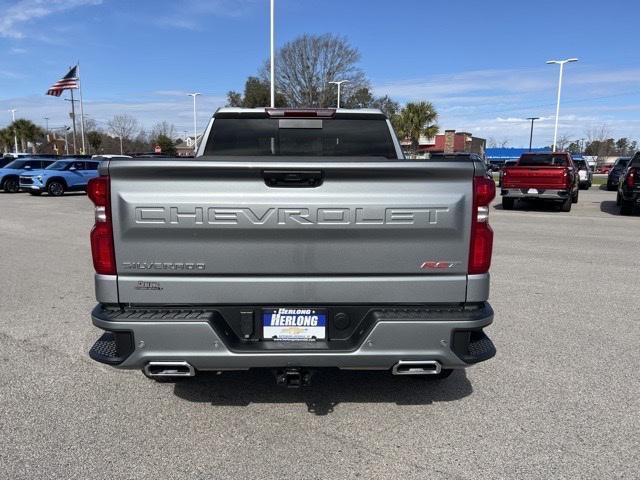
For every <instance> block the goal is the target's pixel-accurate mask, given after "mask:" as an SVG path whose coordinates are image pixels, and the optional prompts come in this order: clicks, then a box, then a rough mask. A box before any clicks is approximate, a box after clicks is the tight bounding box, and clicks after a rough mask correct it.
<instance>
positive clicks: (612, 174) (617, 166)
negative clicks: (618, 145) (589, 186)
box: [607, 157, 631, 190]
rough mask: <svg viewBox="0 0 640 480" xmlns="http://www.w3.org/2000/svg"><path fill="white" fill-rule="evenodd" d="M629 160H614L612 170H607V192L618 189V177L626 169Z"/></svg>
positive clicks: (625, 158) (623, 158) (628, 158)
mask: <svg viewBox="0 0 640 480" xmlns="http://www.w3.org/2000/svg"><path fill="white" fill-rule="evenodd" d="M629 160H631V157H620V158H619V159H617V160H616V163H614V164H613V168H612V169H611V170H609V175H608V176H607V190H617V189H618V184H619V183H620V175H622V174H623V173H624V171H625V170H626V169H627V165H629Z"/></svg>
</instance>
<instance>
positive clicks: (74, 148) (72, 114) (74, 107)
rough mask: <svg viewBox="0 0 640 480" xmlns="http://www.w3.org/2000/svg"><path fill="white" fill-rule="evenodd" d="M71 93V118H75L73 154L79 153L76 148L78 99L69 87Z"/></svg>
mask: <svg viewBox="0 0 640 480" xmlns="http://www.w3.org/2000/svg"><path fill="white" fill-rule="evenodd" d="M69 93H70V94H71V119H72V120H73V154H74V155H75V154H76V153H77V150H76V102H77V100H74V99H73V89H72V88H70V89H69Z"/></svg>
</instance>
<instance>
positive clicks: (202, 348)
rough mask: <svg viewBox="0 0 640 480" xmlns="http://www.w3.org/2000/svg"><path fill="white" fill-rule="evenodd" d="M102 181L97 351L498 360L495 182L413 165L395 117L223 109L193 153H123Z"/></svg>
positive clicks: (433, 370) (165, 364) (471, 173)
mask: <svg viewBox="0 0 640 480" xmlns="http://www.w3.org/2000/svg"><path fill="white" fill-rule="evenodd" d="M93 187H94V189H97V190H99V191H103V192H106V193H105V195H102V196H101V195H99V194H96V193H93V194H91V191H90V196H91V197H92V199H93V200H94V202H96V205H97V209H100V208H102V210H101V212H102V211H104V222H102V221H100V219H98V216H97V217H96V218H97V219H98V221H97V224H96V225H97V226H96V228H101V227H100V225H101V224H103V223H104V224H107V225H108V228H106V229H105V232H106V235H107V236H109V235H110V238H106V240H105V241H104V242H103V244H102V246H101V245H98V244H97V243H98V242H93V243H94V245H93V246H94V252H93V253H94V259H95V256H96V255H98V256H99V255H100V254H101V253H100V250H101V249H102V248H107V249H110V253H109V255H107V256H108V257H110V259H111V263H110V264H108V265H106V267H107V268H102V267H101V265H102V264H100V263H98V264H97V274H96V289H97V290H96V291H97V297H98V301H99V302H100V305H98V306H97V307H96V309H95V310H94V312H93V321H94V323H95V324H96V325H97V326H98V327H100V328H102V329H104V330H105V331H106V333H105V335H104V336H103V338H102V340H101V341H102V343H100V342H98V343H100V352H97V351H93V354H92V356H93V358H95V359H96V360H99V361H104V362H106V363H111V364H114V365H117V366H119V367H121V368H140V369H145V371H146V373H147V374H148V375H150V376H162V375H192V374H194V373H195V372H196V371H198V370H226V369H246V368H252V367H271V368H289V369H291V368H293V369H297V368H310V367H340V368H369V369H389V370H393V371H394V373H399V374H402V373H416V374H432V375H437V374H440V373H441V371H442V370H443V369H445V371H448V370H449V369H451V368H458V367H464V366H466V365H469V364H471V363H475V362H477V361H481V360H484V359H486V358H489V357H490V356H492V355H493V354H494V353H495V349H494V348H493V345H492V344H491V341H490V340H489V339H488V338H487V337H486V335H484V333H483V331H482V328H483V327H485V326H486V325H488V324H489V323H491V321H492V311H491V308H490V307H489V305H488V304H487V303H486V300H487V298H488V290H489V274H488V269H489V263H490V256H491V247H492V232H491V230H490V228H489V227H488V224H487V222H486V219H487V216H488V208H487V205H488V203H489V202H490V200H491V199H492V198H493V194H494V192H495V186H494V184H493V182H492V181H490V180H488V179H487V178H486V177H485V176H484V167H483V166H482V164H481V163H480V162H479V161H474V160H473V159H469V158H468V157H467V158H461V159H460V160H459V161H450V160H449V161H415V160H412V161H406V160H404V159H403V157H402V152H401V151H400V149H399V144H398V142H397V140H396V139H395V135H394V134H393V130H392V129H391V128H390V124H389V122H388V121H387V120H386V118H385V117H384V116H383V115H382V114H381V113H380V112H376V111H346V110H338V111H337V112H336V111H334V110H321V111H283V110H268V109H266V110H265V109H251V110H249V109H247V110H240V109H221V110H219V111H218V112H217V113H216V115H215V116H214V119H213V120H212V122H211V123H210V125H209V128H208V129H207V138H206V140H205V141H204V142H203V144H202V146H201V149H200V151H199V156H198V157H197V158H196V159H195V160H188V161H181V160H177V159H149V160H113V161H110V162H108V163H105V164H103V165H102V167H101V177H100V179H98V180H97V181H96V182H94V184H93ZM90 190H91V189H90ZM101 202H102V203H101ZM102 204H104V205H102ZM100 218H103V217H100ZM103 255H104V253H103ZM107 263H108V262H107ZM106 344H109V347H108V348H107V347H105V345H106ZM97 345H98V344H97ZM94 350H95V349H94ZM107 350H108V351H109V352H112V355H111V356H108V355H104V351H107ZM411 362H417V363H411Z"/></svg>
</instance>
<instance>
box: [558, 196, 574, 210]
mask: <svg viewBox="0 0 640 480" xmlns="http://www.w3.org/2000/svg"><path fill="white" fill-rule="evenodd" d="M571 205H573V198H572V197H569V198H567V199H566V200H565V201H564V202H562V204H561V205H560V210H562V211H563V212H570V211H571Z"/></svg>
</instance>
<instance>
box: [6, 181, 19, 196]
mask: <svg viewBox="0 0 640 480" xmlns="http://www.w3.org/2000/svg"><path fill="white" fill-rule="evenodd" d="M18 190H20V184H19V183H18V179H17V178H7V179H6V180H5V181H4V191H5V192H7V193H18Z"/></svg>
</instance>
